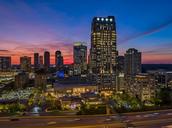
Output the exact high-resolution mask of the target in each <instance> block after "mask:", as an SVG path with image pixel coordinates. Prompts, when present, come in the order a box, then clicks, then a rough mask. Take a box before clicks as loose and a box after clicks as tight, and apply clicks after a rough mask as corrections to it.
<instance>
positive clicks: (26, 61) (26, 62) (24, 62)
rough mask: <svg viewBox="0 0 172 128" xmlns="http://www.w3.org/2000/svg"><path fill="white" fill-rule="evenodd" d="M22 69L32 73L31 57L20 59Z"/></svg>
mask: <svg viewBox="0 0 172 128" xmlns="http://www.w3.org/2000/svg"><path fill="white" fill-rule="evenodd" d="M20 68H21V69H22V70H24V71H26V72H30V71H31V57H28V56H23V57H20Z"/></svg>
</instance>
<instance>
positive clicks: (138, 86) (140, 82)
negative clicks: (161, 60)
mask: <svg viewBox="0 0 172 128" xmlns="http://www.w3.org/2000/svg"><path fill="white" fill-rule="evenodd" d="M126 87H127V92H128V93H129V94H130V95H131V96H135V97H137V98H139V99H140V100H141V101H143V102H146V101H151V99H152V98H154V97H155V88H156V80H155V77H154V76H153V75H150V74H143V73H142V74H138V75H136V76H130V77H129V76H128V77H127V79H126Z"/></svg>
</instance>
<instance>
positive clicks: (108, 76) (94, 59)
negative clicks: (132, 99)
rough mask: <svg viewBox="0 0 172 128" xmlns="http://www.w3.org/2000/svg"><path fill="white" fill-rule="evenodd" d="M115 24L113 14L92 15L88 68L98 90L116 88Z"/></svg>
mask: <svg viewBox="0 0 172 128" xmlns="http://www.w3.org/2000/svg"><path fill="white" fill-rule="evenodd" d="M116 56H117V50H116V24H115V18H114V16H108V17H94V18H93V21H92V26H91V49H90V57H91V58H90V68H91V70H90V71H91V74H93V76H94V77H96V79H95V81H96V83H97V85H98V88H99V90H100V91H109V92H113V91H115V90H116Z"/></svg>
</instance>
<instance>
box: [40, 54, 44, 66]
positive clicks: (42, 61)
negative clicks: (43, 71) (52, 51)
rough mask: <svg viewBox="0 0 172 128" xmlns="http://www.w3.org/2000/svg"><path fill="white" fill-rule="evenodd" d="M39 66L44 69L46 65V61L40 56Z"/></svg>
mask: <svg viewBox="0 0 172 128" xmlns="http://www.w3.org/2000/svg"><path fill="white" fill-rule="evenodd" d="M39 64H40V67H41V68H42V67H43V65H44V59H43V56H39Z"/></svg>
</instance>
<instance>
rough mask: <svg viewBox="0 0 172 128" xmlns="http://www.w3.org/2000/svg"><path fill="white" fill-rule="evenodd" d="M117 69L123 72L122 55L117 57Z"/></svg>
mask: <svg viewBox="0 0 172 128" xmlns="http://www.w3.org/2000/svg"><path fill="white" fill-rule="evenodd" d="M117 70H118V72H120V73H124V56H118V57H117Z"/></svg>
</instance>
